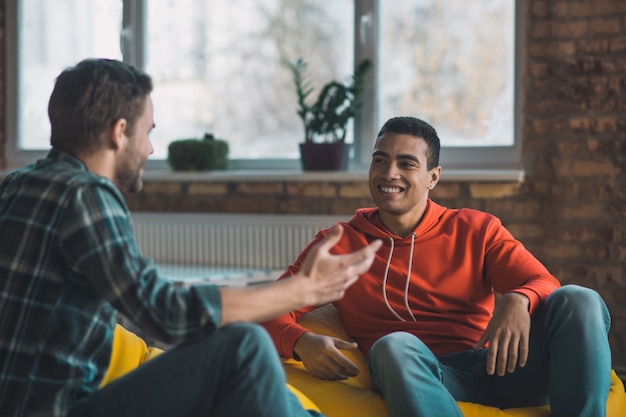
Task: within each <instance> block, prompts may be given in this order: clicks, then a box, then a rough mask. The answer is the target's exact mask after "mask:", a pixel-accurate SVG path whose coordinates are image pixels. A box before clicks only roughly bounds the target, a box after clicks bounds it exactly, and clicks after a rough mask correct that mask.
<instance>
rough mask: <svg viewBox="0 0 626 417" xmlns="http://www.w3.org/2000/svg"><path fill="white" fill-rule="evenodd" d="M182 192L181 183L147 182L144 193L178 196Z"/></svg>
mask: <svg viewBox="0 0 626 417" xmlns="http://www.w3.org/2000/svg"><path fill="white" fill-rule="evenodd" d="M181 191H182V183H179V182H151V181H150V182H145V183H144V185H143V189H142V190H141V192H142V193H145V194H170V195H178V194H180V193H181Z"/></svg>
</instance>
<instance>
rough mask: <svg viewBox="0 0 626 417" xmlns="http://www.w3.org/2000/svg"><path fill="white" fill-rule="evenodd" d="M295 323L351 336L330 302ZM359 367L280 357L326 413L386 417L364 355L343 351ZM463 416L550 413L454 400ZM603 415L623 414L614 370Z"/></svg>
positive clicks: (293, 380) (625, 403)
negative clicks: (314, 370) (318, 365)
mask: <svg viewBox="0 0 626 417" xmlns="http://www.w3.org/2000/svg"><path fill="white" fill-rule="evenodd" d="M299 323H300V324H301V325H302V326H304V327H306V328H308V329H310V330H312V331H313V332H315V333H319V334H325V335H328V336H334V337H338V338H341V339H344V340H351V339H350V338H349V337H348V335H347V334H346V332H345V330H344V328H343V323H342V321H341V317H340V316H339V312H338V311H337V309H336V308H335V307H334V306H332V305H330V304H329V305H327V306H324V307H321V308H318V309H316V310H314V311H312V312H310V313H309V314H306V315H305V316H303V317H302V318H301V319H300V321H299ZM345 354H346V356H348V357H349V358H350V360H352V361H353V362H354V363H356V365H357V366H358V367H359V369H360V370H361V373H360V374H359V375H358V376H357V377H354V378H348V379H347V380H343V381H324V380H320V379H317V378H316V377H314V376H313V375H311V374H309V373H308V371H307V370H306V369H305V368H304V366H303V365H302V362H299V361H296V360H293V359H283V365H284V367H285V371H286V373H287V382H288V383H289V384H291V385H293V386H294V387H295V388H297V389H298V390H299V391H301V392H302V393H304V395H306V397H308V398H310V399H311V400H312V401H313V402H314V403H315V404H316V405H317V406H318V407H319V408H320V410H322V413H324V414H325V415H326V416H327V417H387V416H388V415H389V414H388V412H387V408H386V406H385V403H384V401H383V399H382V397H381V396H380V395H378V394H377V393H375V392H374V391H373V390H372V386H371V383H370V376H369V372H368V370H367V365H366V361H365V357H364V355H363V354H362V353H361V352H360V351H346V352H345ZM458 404H459V407H460V408H461V410H462V411H463V415H464V416H465V417H511V416H515V417H550V407H548V406H546V407H527V408H510V409H506V410H501V409H499V408H495V407H487V406H484V405H480V404H474V403H467V402H461V401H459V402H458ZM606 410H607V413H606V416H607V417H626V394H625V393H624V384H623V383H622V381H621V380H620V379H619V378H618V377H617V374H615V371H613V372H612V374H611V389H610V392H609V397H608V401H607V404H606Z"/></svg>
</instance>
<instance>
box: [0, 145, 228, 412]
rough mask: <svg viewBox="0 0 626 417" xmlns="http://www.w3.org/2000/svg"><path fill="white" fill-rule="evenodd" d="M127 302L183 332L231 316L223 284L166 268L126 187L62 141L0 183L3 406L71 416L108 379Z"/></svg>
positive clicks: (167, 337) (155, 329) (141, 316)
mask: <svg viewBox="0 0 626 417" xmlns="http://www.w3.org/2000/svg"><path fill="white" fill-rule="evenodd" d="M118 312H120V313H122V314H124V315H125V316H126V317H127V318H128V319H130V320H131V321H132V322H133V323H134V324H135V325H137V326H140V327H141V328H142V330H144V331H145V332H146V333H147V334H150V335H151V336H153V337H156V338H158V339H160V340H163V341H165V342H168V343H180V342H184V341H187V340H190V339H193V338H197V337H198V336H199V335H201V334H206V333H210V332H212V331H213V330H214V329H215V328H217V326H218V325H219V322H220V320H221V299H220V295H219V290H218V288H217V287H215V286H210V285H203V286H196V287H193V288H191V289H185V288H183V287H178V286H175V285H173V284H172V283H171V282H169V281H167V280H165V279H162V278H159V276H158V273H157V270H156V269H155V267H154V263H153V262H152V261H151V260H150V259H149V258H147V257H144V256H143V255H142V254H141V251H140V249H139V248H138V247H137V245H136V243H135V240H134V237H133V231H132V226H131V220H130V213H129V210H128V207H127V205H126V203H125V201H124V198H123V196H122V194H121V193H120V192H119V191H118V190H117V188H116V187H115V186H114V185H113V183H112V182H111V181H109V180H108V179H106V178H104V177H101V176H98V175H96V174H94V173H90V172H89V171H88V170H87V167H86V166H85V165H84V164H83V163H82V162H81V161H80V160H78V159H76V158H74V157H73V156H71V155H69V154H67V153H64V152H61V151H59V150H56V149H52V150H51V151H50V153H49V154H48V156H47V157H46V158H44V159H42V160H39V161H37V162H36V163H35V164H33V165H30V166H28V167H25V168H23V169H21V170H18V171H14V172H12V173H10V174H9V175H8V176H7V177H6V178H5V180H4V181H3V182H2V184H0V416H55V417H61V416H66V415H67V414H68V412H69V410H70V409H71V406H72V403H73V402H74V401H75V400H76V399H78V398H82V397H84V396H86V395H89V394H90V393H91V392H93V391H95V390H97V389H98V386H99V384H100V381H101V379H102V377H103V376H104V374H105V372H106V368H107V366H108V363H109V359H110V355H111V346H112V337H113V329H114V326H115V323H116V321H117V314H118Z"/></svg>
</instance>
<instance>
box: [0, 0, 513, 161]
mask: <svg viewBox="0 0 626 417" xmlns="http://www.w3.org/2000/svg"><path fill="white" fill-rule="evenodd" d="M53 3H54V5H52V3H51V2H49V1H47V0H8V1H7V16H6V21H7V40H8V43H7V45H8V48H7V49H8V53H9V57H8V59H7V62H8V63H15V65H14V66H11V65H9V68H7V77H8V83H7V89H8V91H7V92H8V95H9V100H11V101H10V102H15V103H18V104H17V106H7V138H8V144H7V156H8V162H9V168H14V167H16V166H20V165H23V164H24V163H26V162H28V161H30V160H33V159H34V158H35V157H38V156H39V155H41V154H42V152H43V150H45V149H47V148H48V146H49V144H48V143H49V137H48V135H49V125H48V119H47V112H46V110H47V101H48V98H49V96H50V92H51V90H52V87H53V84H54V77H55V76H56V75H58V73H59V72H60V71H61V70H62V69H63V68H64V67H67V66H70V65H73V64H75V63H76V62H78V61H79V60H80V59H82V58H85V57H89V56H99V57H109V58H116V59H124V60H125V61H126V62H129V63H131V64H133V65H135V66H137V67H138V68H142V69H144V70H145V71H146V72H148V73H149V74H150V75H151V76H152V77H153V80H154V83H155V90H154V92H153V94H152V98H153V101H154V107H155V122H156V125H157V128H156V129H155V130H154V131H153V133H152V134H151V139H152V141H153V145H154V147H155V153H154V155H153V156H152V157H151V159H153V160H154V161H155V162H154V164H156V165H158V163H157V162H156V161H159V160H163V159H164V158H165V157H166V155H167V145H168V144H169V142H171V141H172V140H175V139H182V138H189V137H201V136H203V135H204V133H213V134H214V135H215V136H216V137H220V138H224V139H226V140H228V142H229V144H230V148H231V152H230V156H231V158H232V159H233V166H234V167H238V168H263V167H272V168H281V167H283V168H285V167H291V168H295V167H298V166H299V164H298V161H297V159H298V143H299V142H300V141H301V138H302V137H303V128H302V125H301V122H300V119H299V118H298V116H297V114H296V108H297V104H296V96H295V88H294V86H293V79H292V77H291V73H290V72H289V69H288V68H287V66H286V64H285V62H286V61H289V60H295V59H297V58H300V57H302V58H303V59H304V60H305V61H306V62H307V63H308V72H309V73H310V74H311V76H312V81H313V84H314V85H317V86H319V85H322V84H323V83H325V82H327V81H329V80H330V79H339V80H345V79H346V78H347V77H348V76H350V75H351V73H352V70H353V67H354V63H355V62H360V61H361V60H363V59H365V58H369V59H371V60H372V61H374V63H375V66H374V71H370V73H369V74H368V77H367V79H368V84H367V88H366V90H365V93H364V97H363V106H362V108H361V111H360V114H359V115H358V117H356V118H355V121H354V124H353V126H352V127H351V128H350V129H349V137H348V141H350V142H353V143H354V160H353V164H352V166H365V165H367V164H369V159H370V156H371V149H372V143H373V140H374V138H375V135H376V133H377V131H378V129H379V128H380V126H381V125H382V123H384V121H385V120H386V119H387V118H389V117H391V116H395V115H415V116H417V117H420V118H423V119H425V120H427V121H429V122H431V123H432V124H433V125H434V126H435V128H437V130H438V131H439V133H440V137H441V139H442V146H443V147H444V150H443V152H442V164H443V165H444V167H461V168H469V167H482V168H494V167H513V166H515V167H517V166H519V161H518V159H519V153H520V152H519V141H518V140H517V136H518V135H517V130H518V127H517V121H516V114H517V111H518V108H519V105H518V103H517V101H516V95H515V91H516V89H517V88H516V87H517V83H518V81H517V80H518V79H519V75H518V74H516V73H515V58H516V57H515V51H518V50H519V46H517V47H516V36H515V35H516V34H515V28H516V27H518V28H519V21H517V22H516V20H518V19H517V18H516V16H520V15H521V14H522V13H520V12H519V11H518V12H516V10H515V3H514V2H511V1H510V0H479V1H477V0H437V1H435V0H385V1H382V0H359V1H354V0H323V1H319V0H213V1H207V0H176V1H173V0H57V1H55V2H53ZM518 3H521V2H518ZM11 58H15V59H11ZM11 80H16V81H17V82H12V81H11ZM315 94H316V93H314V94H313V95H314V96H315Z"/></svg>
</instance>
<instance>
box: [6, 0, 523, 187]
mask: <svg viewBox="0 0 626 417" xmlns="http://www.w3.org/2000/svg"><path fill="white" fill-rule="evenodd" d="M19 1H20V0H7V1H6V10H5V12H6V16H5V25H6V26H5V29H6V34H5V38H6V48H5V50H6V60H5V62H6V77H7V78H6V84H5V86H6V100H7V101H6V105H5V109H6V115H5V117H6V118H5V123H6V131H5V139H6V140H5V155H6V162H7V164H6V165H7V168H8V169H14V168H18V167H20V166H23V165H25V164H27V163H30V162H32V161H34V160H36V159H38V158H41V157H43V156H45V154H46V153H47V152H46V151H30V150H20V149H18V146H17V140H18V138H19V134H20V132H19V131H18V123H17V121H18V116H19V113H18V112H19V105H18V99H19V94H18V91H17V86H18V85H19V83H18V82H17V81H19V76H20V73H19V63H18V54H17V45H18V28H17V22H18V10H19V7H18V3H19ZM147 1H148V0H124V3H123V4H124V9H123V10H124V16H123V30H122V33H121V34H120V45H121V48H122V52H123V56H124V61H125V62H127V63H129V64H131V65H134V66H136V67H137V68H144V66H145V65H144V63H145V50H144V45H143V43H142V39H144V38H145V36H146V27H145V21H146V19H145V16H146V2H147ZM381 1H384V0H355V16H354V26H355V32H356V33H355V37H354V39H355V45H354V54H355V56H354V60H355V62H361V61H362V60H363V59H365V58H368V59H370V60H371V61H372V62H373V63H374V65H373V68H374V70H373V71H369V72H368V74H367V76H366V88H365V91H364V93H363V98H364V99H363V102H364V103H365V104H364V105H363V106H362V107H361V109H360V110H359V111H358V113H357V115H356V117H355V121H354V138H355V140H354V143H355V146H354V151H355V154H354V160H353V161H352V162H351V170H354V171H360V170H363V169H366V168H367V166H368V165H369V162H370V158H371V152H372V148H373V143H374V139H375V137H376V134H377V132H378V129H379V126H377V120H378V104H377V103H378V100H377V92H376V88H375V85H376V84H378V83H377V80H378V75H379V74H378V71H377V63H378V61H379V59H378V58H379V53H378V50H377V46H376V42H375V41H376V39H378V30H379V26H380V25H379V22H378V20H377V13H376V12H375V11H376V10H377V8H378V4H379V2H381ZM514 1H515V9H516V10H515V74H514V80H515V92H514V94H515V97H514V135H513V139H514V143H513V145H512V146H481V147H442V152H441V158H440V162H441V165H442V166H443V167H444V169H445V170H446V171H450V170H457V171H468V172H469V171H472V170H475V171H480V172H485V171H489V170H494V171H500V172H506V171H507V170H508V171H510V172H513V174H512V176H513V177H515V176H520V175H519V174H516V173H515V172H519V170H521V167H522V161H521V137H522V136H521V122H522V113H521V109H522V94H521V92H522V85H521V83H522V75H521V67H522V65H521V64H522V51H523V50H524V44H523V36H522V34H523V30H522V28H523V23H524V22H523V17H524V16H525V10H524V7H525V5H524V3H525V2H524V1H522V0H514ZM383 122H384V121H380V123H383ZM435 127H436V126H435ZM358 138H361V140H359V139H358ZM230 165H231V169H234V170H254V169H272V170H274V171H275V170H277V169H285V170H298V169H299V168H300V162H299V160H297V159H257V160H251V159H241V160H237V159H234V160H231V161H230ZM146 168H147V169H148V170H150V169H165V168H167V163H166V162H165V161H157V160H154V161H153V160H149V161H148V163H147V164H146ZM509 177H511V174H509Z"/></svg>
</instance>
